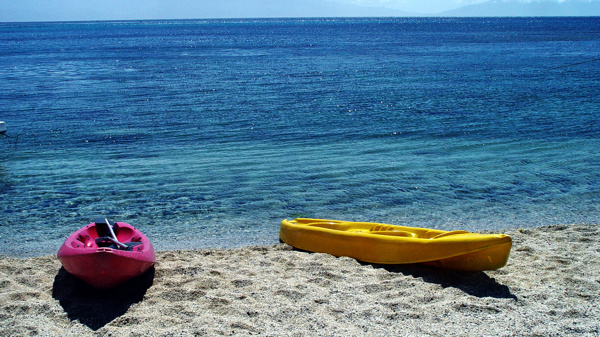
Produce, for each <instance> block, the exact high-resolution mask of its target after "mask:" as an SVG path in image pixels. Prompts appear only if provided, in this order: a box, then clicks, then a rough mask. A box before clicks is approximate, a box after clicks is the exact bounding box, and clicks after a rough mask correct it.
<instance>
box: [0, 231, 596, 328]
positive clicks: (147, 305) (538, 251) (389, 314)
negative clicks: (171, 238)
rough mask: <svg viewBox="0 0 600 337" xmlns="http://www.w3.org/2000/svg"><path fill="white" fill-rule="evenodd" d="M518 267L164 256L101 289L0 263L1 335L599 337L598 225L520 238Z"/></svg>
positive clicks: (276, 253) (265, 249) (295, 254)
mask: <svg viewBox="0 0 600 337" xmlns="http://www.w3.org/2000/svg"><path fill="white" fill-rule="evenodd" d="M505 233H507V234H509V235H511V237H512V239H513V248H512V250H511V254H510V257H509V260H508V264H507V265H506V266H505V267H503V268H501V269H499V270H496V271H485V272H458V271H451V270H442V269H436V268H434V267H428V266H424V265H393V266H382V265H374V264H369V263H361V262H358V261H356V260H354V259H351V258H347V257H340V258H336V257H334V256H331V255H327V254H321V253H309V252H304V251H299V250H295V249H293V248H292V247H290V246H288V245H286V244H277V245H272V246H251V247H243V248H235V249H200V250H177V251H159V252H157V263H156V265H155V268H153V269H152V270H151V271H150V272H148V273H146V274H145V275H143V276H142V277H140V278H138V279H135V280H132V281H131V282H127V283H126V284H123V285H122V286H119V287H118V288H115V289H113V290H110V291H93V290H91V289H90V288H89V287H88V286H86V285H84V284H83V283H82V282H80V281H79V280H77V279H75V278H74V277H72V276H71V275H69V274H68V273H66V272H65V271H64V269H61V266H60V262H59V261H58V260H57V259H56V257H55V256H45V257H33V258H24V259H20V258H13V257H0V284H1V285H2V287H1V288H0V289H1V290H0V304H1V307H2V309H1V310H0V323H1V326H0V334H2V335H34V334H39V335H45V336H59V335H60V336H65V335H73V336H74V335H78V336H96V335H117V334H123V335H133V336H136V335H139V336H141V335H145V336H162V335H194V334H198V335H210V336H213V335H240V336H246V335H265V336H304V335H319V336H333V335H336V336H339V335H347V336H393V335H395V336H404V335H428V336H469V335H480V336H507V335H510V336H513V335H523V336H536V335H540V336H541V335H543V336H565V335H576V336H586V335H589V336H597V335H598V334H600V321H598V319H597V318H598V317H600V300H599V299H600V248H598V247H600V242H599V241H600V226H598V225H564V226H547V227H537V228H529V229H523V230H510V231H505Z"/></svg>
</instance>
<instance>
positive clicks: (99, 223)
mask: <svg viewBox="0 0 600 337" xmlns="http://www.w3.org/2000/svg"><path fill="white" fill-rule="evenodd" d="M94 223H95V224H96V232H98V236H99V238H97V239H96V244H98V243H99V242H102V241H105V240H108V241H110V242H112V243H113V244H115V246H117V249H125V250H131V247H130V246H129V245H126V244H124V243H122V242H120V241H119V239H117V235H116V234H115V231H114V230H113V225H112V224H111V223H110V221H108V219H106V218H96V219H94ZM106 230H108V233H107V232H106ZM101 233H102V234H106V235H102V234H101Z"/></svg>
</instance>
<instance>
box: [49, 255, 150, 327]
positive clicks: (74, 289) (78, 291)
mask: <svg viewBox="0 0 600 337" xmlns="http://www.w3.org/2000/svg"><path fill="white" fill-rule="evenodd" d="M153 282H154V266H152V267H151V268H150V269H149V270H148V271H147V272H145V273H144V274H142V275H140V276H138V277H136V278H133V279H131V280H129V281H127V282H125V283H123V284H121V285H119V286H117V287H115V288H112V289H96V288H94V287H92V286H90V285H88V284H87V283H85V282H83V281H81V280H80V279H78V278H76V277H75V276H73V275H71V274H69V273H68V272H67V271H66V270H65V268H62V267H61V268H60V270H59V271H58V274H57V275H56V277H55V278H54V284H53V285H52V297H53V298H54V299H56V300H58V301H59V303H60V305H61V306H62V307H63V309H64V310H65V312H66V313H67V316H68V317H69V319H71V320H76V321H79V322H80V323H81V324H84V325H86V326H88V327H89V328H90V329H92V330H94V331H96V330H98V329H100V328H102V327H103V326H105V325H106V324H107V323H109V322H111V321H112V320H114V319H115V318H117V317H120V316H122V315H124V314H125V313H126V312H127V310H128V309H129V307H131V305H133V304H135V303H138V302H141V301H142V300H143V299H144V295H145V294H146V291H147V290H148V289H149V288H150V287H151V286H152V283H153Z"/></svg>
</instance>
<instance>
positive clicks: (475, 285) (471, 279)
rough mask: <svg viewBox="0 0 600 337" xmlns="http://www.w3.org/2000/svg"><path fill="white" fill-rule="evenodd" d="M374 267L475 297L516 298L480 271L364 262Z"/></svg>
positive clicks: (508, 289)
mask: <svg viewBox="0 0 600 337" xmlns="http://www.w3.org/2000/svg"><path fill="white" fill-rule="evenodd" d="M365 264H366V265H372V266H373V267H375V268H383V269H385V270H387V271H389V272H392V273H401V274H404V275H410V276H412V277H415V278H420V279H422V280H423V281H425V282H428V283H436V284H439V285H441V286H442V287H443V288H448V287H452V288H457V289H460V290H462V291H464V292H465V293H467V294H469V295H472V296H476V297H493V298H510V299H514V300H518V298H517V296H515V295H514V294H512V293H511V292H510V288H509V287H508V286H505V285H503V284H500V283H498V282H497V281H496V280H495V279H493V278H491V277H489V276H488V275H487V274H486V273H484V272H482V271H460V270H450V269H441V268H436V267H432V266H427V265H424V264H406V265H382V264H372V263H365Z"/></svg>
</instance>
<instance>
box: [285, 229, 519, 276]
mask: <svg viewBox="0 0 600 337" xmlns="http://www.w3.org/2000/svg"><path fill="white" fill-rule="evenodd" d="M279 237H280V239H281V240H282V241H283V242H285V243H287V244H289V245H291V246H293V247H295V248H299V249H303V250H307V251H312V252H319V253H328V254H331V255H334V256H349V257H352V258H355V259H357V260H359V261H364V262H370V263H378V264H408V263H426V264H429V265H433V266H437V267H440V268H446V269H455V270H494V269H498V268H501V267H503V266H505V265H506V262H507V260H508V256H509V253H510V249H511V246H512V240H511V238H510V236H508V235H505V234H478V233H469V232H466V231H441V230H434V229H426V228H416V227H405V226H394V225H387V224H378V223H369V222H346V221H339V220H325V219H304V218H298V219H294V220H291V221H290V220H287V219H286V220H283V221H282V222H281V228H280V232H279Z"/></svg>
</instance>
